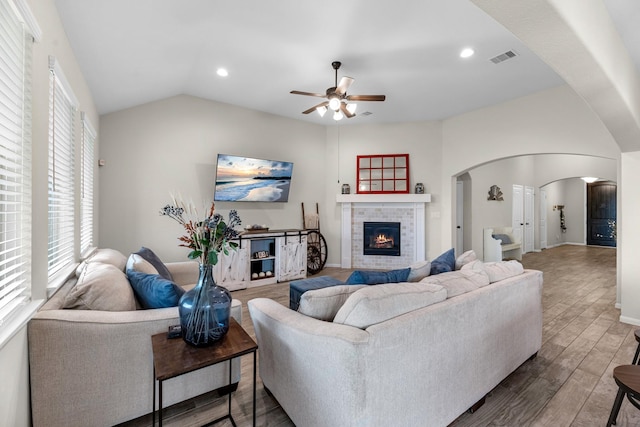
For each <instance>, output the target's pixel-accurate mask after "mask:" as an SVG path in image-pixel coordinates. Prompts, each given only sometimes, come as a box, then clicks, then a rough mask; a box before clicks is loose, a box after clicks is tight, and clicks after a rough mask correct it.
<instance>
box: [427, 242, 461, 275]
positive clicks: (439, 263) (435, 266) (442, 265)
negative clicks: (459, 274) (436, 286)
mask: <svg viewBox="0 0 640 427" xmlns="http://www.w3.org/2000/svg"><path fill="white" fill-rule="evenodd" d="M455 269H456V255H455V251H454V250H453V248H452V249H449V250H448V251H446V252H445V253H443V254H442V255H440V256H439V257H438V258H436V259H434V260H433V261H431V275H434V274H440V273H446V272H447V271H453V270H455Z"/></svg>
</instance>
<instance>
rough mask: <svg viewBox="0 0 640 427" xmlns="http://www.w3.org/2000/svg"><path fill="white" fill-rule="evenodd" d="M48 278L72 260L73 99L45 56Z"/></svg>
mask: <svg viewBox="0 0 640 427" xmlns="http://www.w3.org/2000/svg"><path fill="white" fill-rule="evenodd" d="M49 69H50V71H51V75H50V85H49V212H48V214H49V245H48V268H49V270H48V272H49V278H51V277H52V276H54V275H55V274H56V273H57V272H58V271H60V270H61V269H62V268H64V267H65V266H67V265H70V264H71V263H73V262H74V261H75V256H74V244H75V205H74V200H75V191H74V183H75V167H74V161H75V153H74V138H75V135H74V118H75V112H76V107H77V102H76V101H75V97H74V96H73V92H71V89H70V87H69V85H68V84H67V83H66V79H65V78H64V74H63V73H62V71H61V69H60V67H59V65H58V64H57V63H56V60H55V58H54V57H49Z"/></svg>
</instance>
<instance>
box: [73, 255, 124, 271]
mask: <svg viewBox="0 0 640 427" xmlns="http://www.w3.org/2000/svg"><path fill="white" fill-rule="evenodd" d="M95 262H97V263H102V264H111V265H114V266H116V267H117V268H118V269H119V270H122V271H123V272H124V268H125V265H126V264H127V257H126V256H124V255H123V254H122V252H120V251H118V250H116V249H110V248H104V249H96V250H95V251H94V252H93V253H92V254H91V255H90V256H89V257H87V259H85V260H84V261H83V262H82V263H81V264H80V265H83V264H84V265H86V264H90V263H95ZM83 270H84V269H83ZM81 274H82V271H80V274H77V272H76V275H77V276H78V277H80V275H81Z"/></svg>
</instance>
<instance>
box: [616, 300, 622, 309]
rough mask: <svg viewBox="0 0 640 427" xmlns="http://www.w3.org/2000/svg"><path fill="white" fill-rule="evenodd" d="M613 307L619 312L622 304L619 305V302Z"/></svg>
mask: <svg viewBox="0 0 640 427" xmlns="http://www.w3.org/2000/svg"><path fill="white" fill-rule="evenodd" d="M615 307H616V308H617V309H618V310H620V309H621V308H622V304H620V303H619V302H617V303H616V305H615Z"/></svg>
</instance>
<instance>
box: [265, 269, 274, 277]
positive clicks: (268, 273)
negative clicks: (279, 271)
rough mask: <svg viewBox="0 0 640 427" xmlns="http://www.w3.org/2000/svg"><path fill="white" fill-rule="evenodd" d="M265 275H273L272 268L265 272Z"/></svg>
mask: <svg viewBox="0 0 640 427" xmlns="http://www.w3.org/2000/svg"><path fill="white" fill-rule="evenodd" d="M265 275H266V276H267V277H271V276H273V272H272V271H271V270H269V271H267V272H266V273H265Z"/></svg>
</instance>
